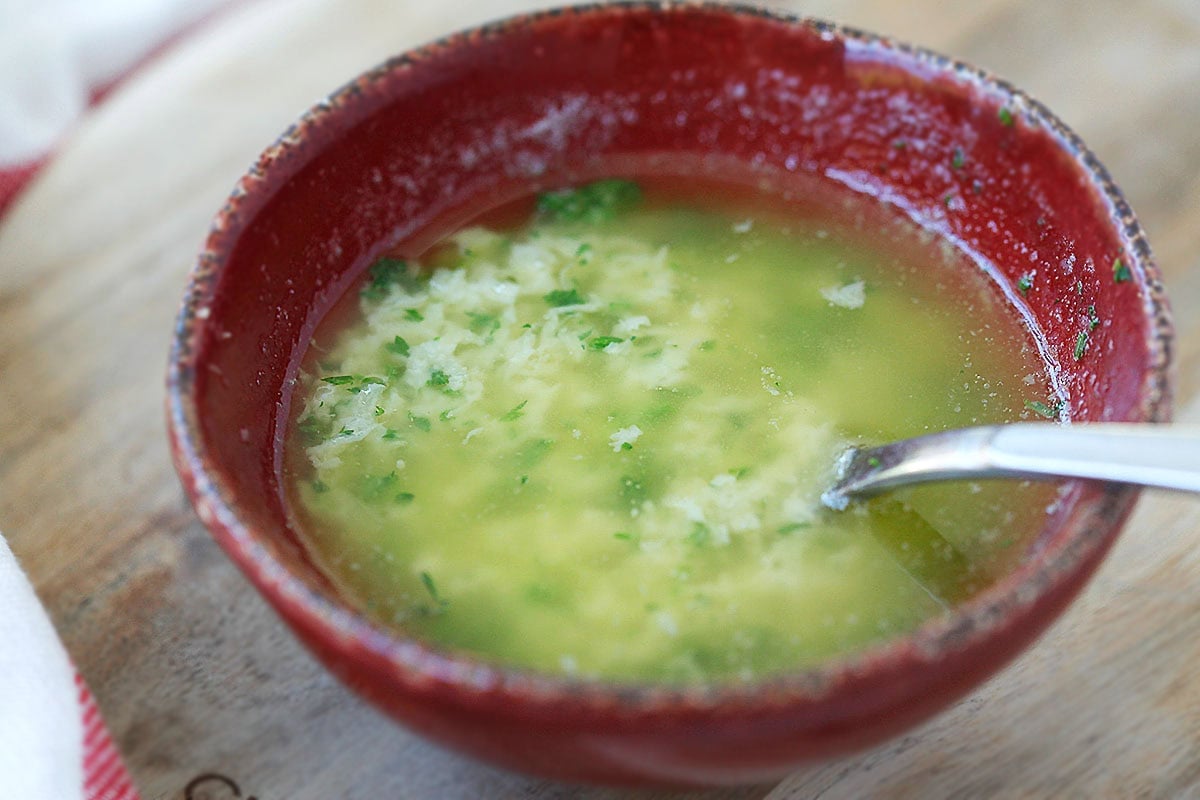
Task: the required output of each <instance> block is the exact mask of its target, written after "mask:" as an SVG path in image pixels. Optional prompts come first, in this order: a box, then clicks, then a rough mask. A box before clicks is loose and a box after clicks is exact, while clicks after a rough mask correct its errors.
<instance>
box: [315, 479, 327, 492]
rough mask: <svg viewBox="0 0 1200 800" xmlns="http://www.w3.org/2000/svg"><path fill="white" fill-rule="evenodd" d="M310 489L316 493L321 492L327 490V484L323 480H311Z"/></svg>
mask: <svg viewBox="0 0 1200 800" xmlns="http://www.w3.org/2000/svg"><path fill="white" fill-rule="evenodd" d="M312 490H313V491H314V492H316V493H317V494H323V493H324V492H328V491H329V486H328V484H326V483H325V482H324V481H313V482H312Z"/></svg>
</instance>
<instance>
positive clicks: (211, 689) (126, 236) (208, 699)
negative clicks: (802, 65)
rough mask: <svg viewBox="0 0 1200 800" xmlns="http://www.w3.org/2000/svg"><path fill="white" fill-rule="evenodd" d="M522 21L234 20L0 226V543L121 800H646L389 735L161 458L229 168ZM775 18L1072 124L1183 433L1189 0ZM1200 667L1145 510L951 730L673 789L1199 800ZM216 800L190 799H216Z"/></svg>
mask: <svg viewBox="0 0 1200 800" xmlns="http://www.w3.org/2000/svg"><path fill="white" fill-rule="evenodd" d="M526 7H528V6H527V5H525V4H522V3H518V2H511V0H494V1H491V0H488V1H485V0H470V1H469V2H465V1H464V2H457V3H418V2H415V1H414V2H388V1H387V0H260V1H259V2H255V3H250V4H244V5H241V6H237V7H235V9H234V11H232V12H230V13H228V14H226V15H224V16H222V17H219V18H218V19H217V20H215V21H214V22H213V23H211V24H209V25H208V26H207V27H206V28H204V29H202V30H201V31H199V32H198V33H197V34H196V35H194V36H192V37H191V38H190V39H188V40H186V41H185V42H183V43H182V44H181V45H180V46H177V47H175V48H174V49H172V50H170V51H169V52H167V53H166V54H164V55H163V56H161V57H160V58H159V59H158V60H157V61H155V62H154V63H153V64H151V65H150V66H149V67H148V68H147V69H145V70H144V71H143V72H142V73H140V74H139V75H138V76H137V77H136V78H135V79H134V80H132V81H130V82H129V83H127V84H126V85H124V86H123V87H122V88H121V89H120V90H119V91H117V92H116V93H115V94H114V95H113V97H112V98H111V99H110V100H109V101H108V102H107V103H106V104H105V105H103V106H102V107H100V108H99V109H98V110H97V111H96V112H95V113H93V114H92V115H91V116H90V117H89V118H88V119H87V120H86V121H84V122H83V123H82V124H81V125H80V126H79V127H78V129H77V130H76V131H74V132H73V134H72V135H71V137H70V138H69V139H68V141H66V142H65V144H64V147H63V149H62V151H61V153H60V154H59V155H58V157H57V158H56V159H55V160H54V161H53V162H52V163H51V165H50V166H49V168H48V169H47V170H46V171H45V172H44V173H43V174H42V175H41V176H40V177H39V178H38V179H37V181H36V182H35V183H34V185H33V186H32V187H31V188H30V190H29V191H28V192H27V193H26V194H25V195H24V196H23V197H22V198H21V199H20V200H19V202H18V203H17V205H16V206H15V207H14V208H13V210H12V212H11V214H10V215H9V216H7V217H6V218H5V219H4V220H3V222H2V223H0V530H3V531H4V532H5V534H6V535H7V537H8V538H9V541H10V542H11V545H12V547H13V549H14V551H15V552H16V554H17V556H18V557H19V558H20V559H21V561H22V562H23V563H24V565H25V567H26V568H27V570H28V571H29V573H30V575H31V577H32V579H33V581H34V583H35V585H36V588H37V591H38V593H39V594H40V596H41V598H42V599H43V601H44V602H45V604H46V605H47V607H48V608H49V610H50V613H51V615H52V617H53V619H54V621H55V623H56V624H57V626H58V628H59V630H60V631H61V633H62V636H63V638H64V640H65V642H66V644H67V648H68V649H69V650H70V652H71V655H72V656H73V658H74V659H75V661H76V663H77V664H78V666H79V669H80V670H81V671H82V673H83V674H84V676H85V677H86V679H87V680H88V682H89V683H90V685H91V687H92V689H93V690H94V692H95V694H96V696H97V699H98V702H99V704H100V706H101V708H102V710H103V712H104V714H105V716H106V718H107V720H108V722H109V724H110V726H111V728H112V731H113V734H114V736H115V738H116V740H117V742H118V743H119V744H120V746H121V748H122V749H123V751H124V753H125V755H126V758H127V760H128V763H129V766H130V768H131V770H132V773H133V775H134V777H135V779H136V781H137V782H138V784H139V786H140V787H141V788H142V792H143V797H144V798H145V800H176V799H177V798H182V797H183V789H184V787H185V785H186V784H187V783H188V782H189V781H190V780H192V779H193V778H194V777H196V776H198V775H201V774H203V773H207V772H217V773H221V774H223V775H226V776H228V777H229V778H231V779H233V780H235V781H236V782H237V783H238V784H240V786H241V796H242V797H247V796H250V795H253V796H254V797H256V798H258V800H285V799H286V800H291V799H298V800H306V799H308V798H363V799H367V798H370V799H372V800H377V799H379V798H392V797H397V798H477V797H499V798H541V799H546V800H548V799H549V798H581V799H586V800H599V799H600V798H618V797H624V796H633V797H638V798H647V799H648V798H654V797H659V796H662V795H661V793H660V794H655V793H635V794H633V795H627V794H626V793H622V792H616V791H611V790H598V789H584V788H577V787H565V786H560V785H553V784H547V783H544V782H539V781H535V780H531V779H527V778H523V777H519V776H514V775H510V774H507V773H503V772H499V771H496V770H493V769H491V768H488V767H485V766H481V765H479V764H477V763H474V762H471V761H469V760H467V759H464V758H461V757H459V756H457V755H454V754H451V753H448V752H445V751H443V750H441V749H439V748H437V747H434V746H432V745H429V744H427V743H425V742H423V741H422V740H419V739H417V738H416V737H414V736H413V735H411V734H409V733H407V732H406V731H404V730H403V729H401V728H399V727H397V726H395V725H393V724H392V723H390V722H388V721H387V720H385V719H383V718H382V717H381V716H380V715H378V714H377V713H375V712H374V711H373V710H372V709H370V708H369V707H367V706H366V705H365V704H364V703H362V702H361V701H359V700H358V699H357V698H355V697H354V696H353V695H351V694H350V693H349V692H347V691H346V690H345V689H343V688H342V687H341V686H340V685H339V684H338V683H336V682H335V681H334V680H333V679H332V678H331V677H329V676H328V675H327V674H326V673H325V672H324V671H323V670H322V669H321V668H320V667H319V666H318V665H317V664H316V663H315V662H314V661H313V659H312V658H311V657H310V656H309V655H308V654H307V653H306V652H304V651H303V650H302V649H301V648H300V647H299V645H298V644H297V643H296V642H295V640H294V639H293V638H292V636H291V635H290V634H289V633H288V631H287V630H286V629H285V628H284V627H283V625H282V624H281V623H280V622H279V621H278V620H277V619H276V618H275V616H274V615H273V614H272V613H271V612H270V611H269V610H268V609H267V607H266V606H265V605H264V603H263V602H262V601H261V600H259V598H258V596H257V595H256V594H255V593H254V591H253V590H252V589H251V588H250V586H249V585H248V584H247V582H246V581H245V580H244V579H243V578H242V576H241V575H240V573H238V572H237V571H236V570H235V568H234V567H233V566H232V564H231V563H230V562H229V561H228V560H227V559H226V558H225V557H224V555H223V554H222V553H221V552H220V551H219V550H218V549H217V547H216V545H215V544H214V543H213V542H212V541H211V540H210V538H209V537H208V535H207V533H205V531H204V529H203V528H202V527H201V526H200V524H199V523H198V522H197V520H196V518H195V517H194V515H193V514H192V512H191V510H190V508H189V507H188V505H187V504H186V502H185V500H184V498H183V495H182V493H181V491H180V488H179V485H178V482H177V481H176V478H175V475H174V473H173V471H172V469H171V466H170V463H169V459H168V454H167V447H166V441H165V434H164V423H163V415H162V411H161V408H162V396H163V375H164V368H165V362H166V354H167V346H168V340H169V336H170V331H171V327H172V322H173V317H174V314H175V311H176V308H177V303H178V300H179V298H180V297H181V295H182V291H183V286H184V279H185V275H186V272H187V270H188V268H189V266H190V262H191V259H192V257H193V255H194V253H195V252H196V250H197V249H198V247H199V245H200V243H201V241H202V239H203V237H204V234H205V231H206V228H207V225H208V221H209V219H210V218H211V215H212V214H213V212H214V211H215V210H216V208H217V207H218V205H219V204H220V203H221V201H222V199H223V197H224V196H225V195H226V194H227V193H228V191H229V189H230V188H231V187H232V185H233V183H234V181H235V179H236V178H237V176H238V175H239V174H240V173H241V172H242V171H243V170H244V169H245V168H246V167H247V166H248V165H249V164H250V162H251V161H252V159H253V158H254V157H255V156H256V154H257V153H258V151H259V150H261V149H262V148H263V147H264V146H265V145H266V144H267V143H268V142H270V141H271V140H272V139H273V138H274V137H275V136H276V135H277V134H278V133H279V132H280V131H281V130H282V129H283V128H284V127H285V125H286V124H287V123H288V122H289V121H290V120H291V119H293V118H294V117H295V116H296V115H297V114H298V113H299V112H301V111H302V110H303V109H305V108H306V107H308V106H309V105H311V104H312V103H313V102H314V101H315V100H317V99H318V98H319V97H320V96H321V95H323V94H324V93H326V92H328V91H329V90H330V89H332V88H334V87H335V86H337V85H338V84H340V83H341V82H343V81H344V80H345V79H347V78H349V77H350V76H351V75H353V74H354V73H356V72H358V71H360V70H362V69H364V68H366V67H368V66H371V65H373V64H375V63H377V62H378V61H380V60H382V59H383V58H384V57H385V56H387V55H389V54H392V53H395V52H398V51H400V50H403V49H405V48H407V47H409V46H411V45H415V44H418V43H421V42H423V41H425V40H428V39H430V38H433V37H436V36H439V35H442V34H444V33H447V32H449V31H451V30H454V29H456V28H459V27H462V26H464V25H468V24H473V23H477V22H480V21H483V20H486V19H489V18H493V17H496V16H499V15H503V14H507V13H510V12H513V11H516V10H520V9H522V8H526ZM784 7H790V8H792V9H793V10H802V11H804V12H805V13H810V14H813V15H817V16H825V17H829V18H833V19H837V20H839V21H842V22H845V23H848V24H851V25H854V26H856V27H861V28H865V29H867V30H873V31H880V32H887V33H890V34H892V35H894V36H896V37H897V38H901V39H905V40H908V41H912V42H917V43H920V44H923V45H926V46H929V47H932V48H934V49H937V50H940V51H943V52H946V53H950V54H953V55H955V56H959V57H962V58H965V59H967V60H970V61H973V62H975V63H977V64H979V65H981V66H984V67H988V68H990V69H992V70H994V71H995V72H997V73H999V74H1000V75H1002V76H1004V77H1006V78H1008V79H1010V80H1011V81H1013V82H1014V83H1016V84H1017V85H1019V86H1021V87H1022V88H1025V89H1026V90H1028V91H1030V92H1031V93H1032V94H1033V95H1034V96H1036V97H1038V98H1039V99H1041V100H1043V101H1044V102H1045V103H1047V104H1048V105H1049V106H1050V107H1051V108H1053V109H1055V110H1056V111H1057V112H1058V114H1059V115H1060V116H1061V117H1062V118H1063V119H1065V120H1066V121H1067V122H1068V124H1070V125H1072V126H1073V127H1074V128H1075V129H1076V130H1077V131H1078V132H1079V133H1080V134H1081V135H1082V136H1083V138H1084V139H1085V140H1086V141H1087V142H1088V143H1089V144H1090V145H1091V146H1092V147H1093V149H1094V150H1095V151H1096V152H1097V153H1098V154H1099V156H1100V158H1101V160H1102V161H1104V162H1105V163H1106V164H1107V166H1108V167H1109V169H1110V170H1111V172H1112V173H1113V174H1114V176H1115V177H1116V179H1117V181H1118V183H1120V184H1121V185H1122V187H1123V188H1124V189H1125V191H1126V193H1127V196H1128V198H1129V200H1130V202H1131V203H1132V205H1133V207H1134V209H1135V210H1136V211H1137V212H1138V213H1139V215H1140V217H1141V220H1142V222H1143V224H1144V226H1145V228H1146V229H1147V231H1148V232H1149V237H1150V240H1151V242H1152V243H1153V244H1154V245H1155V248H1156V252H1157V255H1158V259H1159V263H1160V265H1161V267H1162V269H1163V272H1164V273H1165V277H1166V283H1167V287H1168V291H1169V293H1170V296H1171V299H1172V301H1173V305H1174V308H1175V313H1176V323H1177V327H1178V333H1179V339H1178V351H1177V354H1178V359H1177V361H1178V384H1177V385H1178V392H1177V410H1178V416H1179V417H1180V418H1181V419H1184V420H1190V421H1193V422H1200V398H1198V393H1200V3H1198V2H1197V1H1196V0H1153V1H1150V2H1142V3H1128V2H1123V0H1103V1H1102V2H1099V1H1097V2H1090V3H1083V2H1066V1H1065V0H1064V1H1063V2H1048V1H1047V0H977V1H976V2H974V3H951V2H942V1H941V0H912V1H911V2H906V3H895V2H892V1H891V0H845V1H844V2H838V1H837V0H814V2H809V3H798V2H797V3H792V4H785V5H784ZM0 613H3V612H2V611H0ZM1198 664H1200V501H1198V500H1197V499H1195V498H1190V497H1180V496H1167V495H1159V494H1148V495H1146V496H1144V498H1143V500H1142V501H1141V503H1140V505H1139V507H1138V509H1137V511H1136V513H1135V515H1134V517H1133V519H1132V521H1131V522H1130V524H1129V526H1128V528H1127V530H1126V531H1125V533H1124V535H1123V537H1122V539H1121V541H1120V543H1119V545H1118V546H1117V548H1116V549H1115V551H1114V552H1113V553H1112V555H1111V556H1110V557H1109V559H1108V561H1107V562H1106V564H1105V566H1104V567H1103V569H1102V571H1101V572H1100V574H1099V575H1098V576H1097V578H1096V580H1095V581H1094V582H1093V583H1092V584H1091V585H1090V587H1089V588H1088V589H1087V590H1086V592H1085V593H1084V595H1083V596H1082V597H1081V599H1080V600H1079V601H1078V602H1077V603H1076V604H1075V605H1074V606H1073V607H1072V609H1071V610H1070V611H1069V613H1067V614H1066V616H1065V617H1063V619H1062V620H1061V621H1060V622H1058V623H1057V624H1056V625H1055V626H1054V627H1053V628H1052V629H1051V631H1050V632H1049V633H1048V634H1047V635H1046V636H1045V637H1043V639H1042V640H1041V641H1040V642H1039V643H1038V644H1037V645H1036V646H1035V647H1034V648H1032V649H1031V650H1030V651H1029V652H1028V653H1027V654H1026V655H1024V656H1023V657H1022V658H1021V659H1020V660H1019V661H1018V662H1017V663H1016V664H1014V665H1013V666H1012V667H1010V668H1009V669H1007V670H1006V671H1004V672H1003V673H1002V674H1001V675H1000V676H998V677H996V678H995V679H993V680H992V681H991V682H989V683H988V684H986V685H985V686H984V687H982V688H981V689H980V690H979V691H976V692H975V693H974V694H972V695H970V696H969V697H967V698H966V699H965V700H963V701H962V702H960V703H959V704H958V705H956V706H955V707H954V708H953V709H951V710H950V711H949V712H947V713H945V714H943V715H941V716H940V717H938V718H936V719H935V720H933V721H932V722H930V723H928V724H926V725H924V726H923V727H921V728H919V729H917V730H916V731H914V732H912V733H910V734H909V735H907V736H904V737H903V738H900V739H897V740H894V741H892V742H890V743H888V744H885V745H884V746H882V747H879V748H877V749H875V750H872V751H870V752H866V753H863V754H860V755H857V756H855V757H852V758H847V759H844V760H841V761H838V762H836V763H831V764H824V765H820V766H816V767H812V768H809V769H805V770H803V771H801V772H798V773H796V774H795V775H792V776H791V777H789V778H788V779H786V780H784V781H783V782H782V783H780V784H779V785H776V786H761V787H751V788H743V789H737V790H727V791H721V792H712V793H707V794H697V795H695V797H698V798H699V797H703V798H710V799H714V800H715V798H770V800H783V798H809V797H821V798H856V797H868V796H884V797H912V798H926V797H976V796H1021V797H1063V796H1086V797H1117V796H1121V797H1133V796H1138V797H1179V796H1191V797H1200V669H1198V667H1197V665H1198ZM208 786H209V788H210V789H212V791H209V792H208V794H207V796H208V797H209V798H210V800H217V798H225V797H228V798H233V797H235V796H236V795H234V793H233V792H232V791H231V790H217V788H216V787H217V785H216V784H215V783H210V784H208ZM0 795H3V789H2V787H0Z"/></svg>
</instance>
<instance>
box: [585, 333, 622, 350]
mask: <svg viewBox="0 0 1200 800" xmlns="http://www.w3.org/2000/svg"><path fill="white" fill-rule="evenodd" d="M623 341H625V340H624V339H622V338H620V337H619V336H597V337H595V338H594V339H592V340H591V341H590V342H588V347H590V348H592V349H593V350H603V349H604V348H606V347H608V346H609V345H610V344H620V343H621V342H623Z"/></svg>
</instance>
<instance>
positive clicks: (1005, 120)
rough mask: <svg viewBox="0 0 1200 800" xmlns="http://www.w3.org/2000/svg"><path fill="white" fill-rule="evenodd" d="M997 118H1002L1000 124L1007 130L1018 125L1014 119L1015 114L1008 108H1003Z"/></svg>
mask: <svg viewBox="0 0 1200 800" xmlns="http://www.w3.org/2000/svg"><path fill="white" fill-rule="evenodd" d="M997 116H999V118H1000V124H1001V125H1003V126H1004V127H1006V128H1011V127H1012V126H1014V125H1016V124H1017V120H1016V119H1015V118H1014V117H1013V113H1012V111H1010V110H1009V108H1008V106H1001V107H1000V112H999V113H998V114H997Z"/></svg>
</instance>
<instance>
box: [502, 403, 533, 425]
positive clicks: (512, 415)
mask: <svg viewBox="0 0 1200 800" xmlns="http://www.w3.org/2000/svg"><path fill="white" fill-rule="evenodd" d="M528 403H529V401H528V400H522V401H521V402H520V403H518V404H517V406H516V407H515V408H513V409H512V410H510V411H508V412H506V413H505V414H504V416H502V417H501V418H500V421H501V422H512V421H514V420H518V419H520V418H521V417H523V416H525V412H524V411H523V410H522V409H524V408H525V406H526V405H527V404H528Z"/></svg>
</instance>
